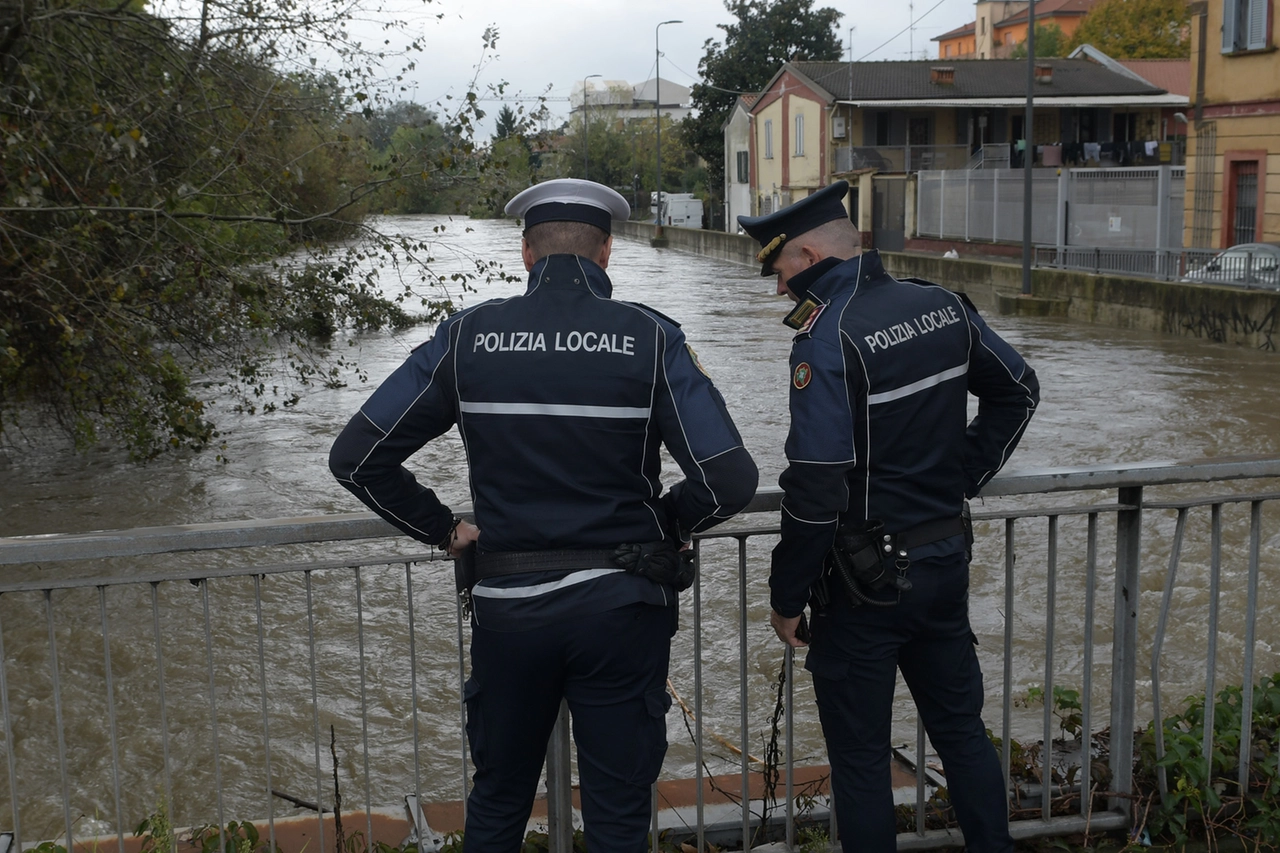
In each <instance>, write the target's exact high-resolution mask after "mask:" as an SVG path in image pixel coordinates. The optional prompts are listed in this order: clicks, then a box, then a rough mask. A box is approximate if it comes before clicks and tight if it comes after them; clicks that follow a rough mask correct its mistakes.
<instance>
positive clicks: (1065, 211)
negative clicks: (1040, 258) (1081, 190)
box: [1054, 169, 1073, 254]
mask: <svg viewBox="0 0 1280 853" xmlns="http://www.w3.org/2000/svg"><path fill="white" fill-rule="evenodd" d="M1072 175H1073V171H1072V170H1071V169H1060V170H1059V171H1058V219H1057V226H1058V227H1057V233H1056V234H1054V237H1055V238H1056V239H1055V240H1054V242H1055V243H1057V244H1058V251H1059V254H1061V251H1062V249H1063V248H1064V247H1065V246H1066V245H1067V216H1069V215H1070V212H1071V209H1070V207H1069V206H1068V205H1067V199H1069V198H1070V197H1071V180H1072Z"/></svg>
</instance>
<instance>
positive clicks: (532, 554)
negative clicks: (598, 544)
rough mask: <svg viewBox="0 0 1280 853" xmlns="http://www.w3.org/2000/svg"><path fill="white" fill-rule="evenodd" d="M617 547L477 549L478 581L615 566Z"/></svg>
mask: <svg viewBox="0 0 1280 853" xmlns="http://www.w3.org/2000/svg"><path fill="white" fill-rule="evenodd" d="M613 557H614V550H613V549H610V550H608V551H606V550H603V549H595V550H592V549H574V548H560V549H551V550H546V551H477V552H476V580H484V579H486V578H496V577H500V576H502V575H519V574H524V573H525V572H561V571H573V570H576V569H613V568H617V567H618V564H617V563H615V562H614V559H613Z"/></svg>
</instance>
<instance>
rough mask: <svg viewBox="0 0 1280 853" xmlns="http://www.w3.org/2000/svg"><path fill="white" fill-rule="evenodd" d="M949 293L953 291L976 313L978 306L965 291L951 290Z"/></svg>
mask: <svg viewBox="0 0 1280 853" xmlns="http://www.w3.org/2000/svg"><path fill="white" fill-rule="evenodd" d="M951 293H954V294H955V295H956V296H959V297H960V301H961V302H963V303H964V304H965V305H968V306H969V310H970V311H972V312H973V313H975V314H977V313H978V306H977V305H974V304H973V300H972V299H970V298H969V294H967V293H965V292H964V291H963V290H952V291H951Z"/></svg>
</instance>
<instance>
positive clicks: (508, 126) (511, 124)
mask: <svg viewBox="0 0 1280 853" xmlns="http://www.w3.org/2000/svg"><path fill="white" fill-rule="evenodd" d="M519 133H520V118H519V117H518V116H517V115H516V111H515V110H513V109H511V105H510V104H503V105H502V109H501V110H499V111H498V118H497V119H496V123H495V125H494V131H493V138H494V139H509V138H510V137H512V136H518V135H519Z"/></svg>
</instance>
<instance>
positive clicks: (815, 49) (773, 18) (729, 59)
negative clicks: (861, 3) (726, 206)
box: [664, 0, 842, 210]
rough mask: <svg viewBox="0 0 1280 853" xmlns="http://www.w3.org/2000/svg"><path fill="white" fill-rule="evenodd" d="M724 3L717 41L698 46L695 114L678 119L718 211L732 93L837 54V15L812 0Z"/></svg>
mask: <svg viewBox="0 0 1280 853" xmlns="http://www.w3.org/2000/svg"><path fill="white" fill-rule="evenodd" d="M724 5H725V9H727V10H728V11H729V12H730V13H731V14H732V15H733V17H734V21H733V22H732V23H728V24H719V25H718V26H719V28H720V29H721V30H723V31H724V39H723V40H722V41H713V40H711V39H707V41H706V43H705V44H704V45H703V51H704V52H703V56H702V59H701V61H699V63H698V72H699V74H700V75H701V77H702V80H701V82H699V83H695V84H694V86H693V91H692V96H691V100H692V101H693V106H694V110H695V111H694V113H693V115H691V116H690V117H689V118H687V119H685V120H684V126H685V137H686V140H687V143H688V145H689V146H691V147H692V149H693V151H694V152H696V153H697V154H698V156H700V157H701V158H702V159H703V160H704V161H705V162H706V181H707V188H708V191H709V192H710V193H711V195H712V196H713V198H712V200H711V205H710V209H711V210H719V209H720V204H719V202H720V199H719V196H720V195H721V192H722V187H723V184H724V169H725V164H724V134H723V131H722V129H721V128H722V127H723V126H724V123H725V120H726V119H727V118H728V117H729V112H730V111H731V110H732V109H733V105H734V103H735V102H736V101H737V98H738V95H739V94H741V93H755V92H759V91H760V90H761V89H763V88H764V86H765V84H767V83H768V82H769V80H770V79H771V78H772V77H773V75H774V74H776V73H777V72H778V69H779V68H781V67H782V64H783V63H785V62H788V61H791V60H796V59H807V60H818V61H830V60H836V59H839V58H840V52H841V45H840V37H839V35H838V33H837V29H836V28H837V25H838V24H839V22H840V18H841V17H842V13H841V12H838V11H836V10H835V9H833V8H830V7H824V8H821V9H815V8H814V0H725V4H724ZM664 159H665V158H664Z"/></svg>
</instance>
